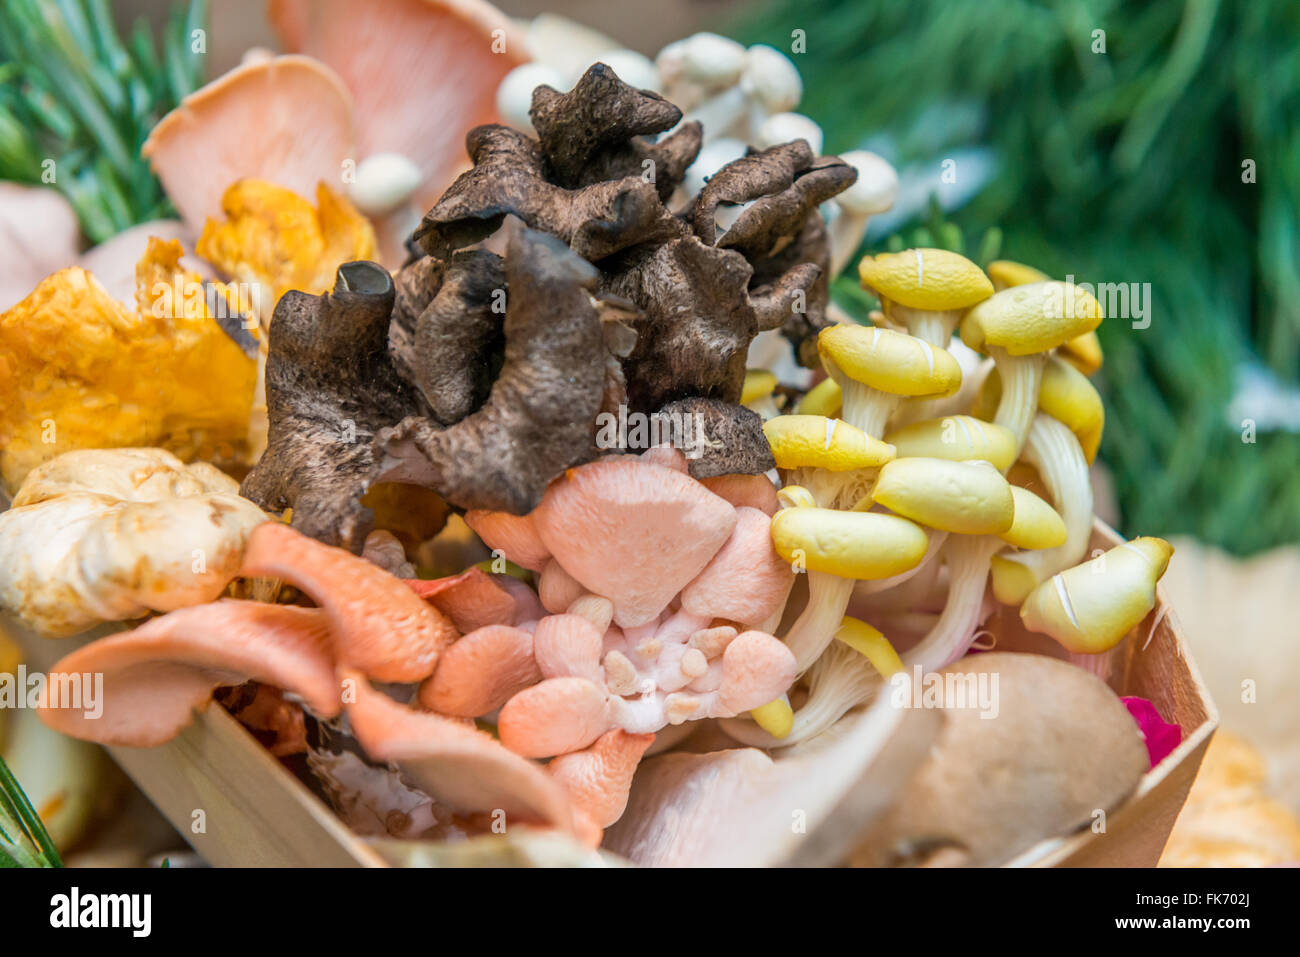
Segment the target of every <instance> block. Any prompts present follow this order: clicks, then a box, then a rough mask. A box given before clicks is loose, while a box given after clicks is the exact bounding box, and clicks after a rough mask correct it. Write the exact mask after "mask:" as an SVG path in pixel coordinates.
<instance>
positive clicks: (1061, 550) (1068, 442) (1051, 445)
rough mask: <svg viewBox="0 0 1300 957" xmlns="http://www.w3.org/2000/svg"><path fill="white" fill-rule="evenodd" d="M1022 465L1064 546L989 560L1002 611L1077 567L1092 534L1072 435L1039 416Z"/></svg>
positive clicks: (1087, 492)
mask: <svg viewBox="0 0 1300 957" xmlns="http://www.w3.org/2000/svg"><path fill="white" fill-rule="evenodd" d="M1023 458H1024V461H1025V462H1027V463H1029V464H1030V465H1032V466H1034V468H1035V469H1037V470H1038V474H1039V476H1041V477H1042V480H1043V484H1044V485H1045V486H1046V487H1047V492H1048V494H1049V495H1051V497H1052V501H1053V502H1054V503H1055V504H1056V509H1057V511H1058V512H1059V513H1060V515H1061V518H1062V520H1063V521H1064V522H1065V532H1066V538H1065V544H1063V545H1060V546H1057V547H1056V548H1043V549H1036V550H1031V551H1022V552H1016V553H1013V554H1009V555H999V556H998V557H997V558H995V559H994V560H993V593H994V595H995V596H996V597H997V599H998V601H1000V602H1002V603H1003V604H1005V605H1019V604H1020V603H1021V602H1023V601H1024V600H1025V598H1026V597H1027V596H1028V595H1029V593H1030V592H1031V591H1033V590H1034V589H1035V588H1037V587H1038V584H1039V583H1040V582H1043V581H1046V580H1047V579H1048V578H1050V577H1051V576H1053V575H1055V574H1056V573H1057V572H1059V571H1062V570H1064V569H1066V568H1069V567H1070V566H1072V565H1077V564H1078V563H1079V561H1080V560H1081V559H1082V558H1083V556H1084V555H1085V554H1086V553H1087V551H1088V540H1089V538H1090V536H1091V534H1092V482H1091V481H1090V480H1089V474H1088V463H1087V461H1086V460H1085V459H1084V457H1083V449H1082V448H1080V446H1079V440H1078V439H1077V438H1075V436H1074V433H1073V432H1071V431H1070V430H1069V428H1068V427H1067V426H1065V425H1064V424H1063V423H1061V422H1059V421H1057V420H1056V419H1054V418H1052V417H1051V416H1050V415H1044V414H1042V413H1039V414H1038V415H1037V416H1035V417H1034V423H1033V425H1032V426H1031V427H1030V429H1029V437H1028V441H1027V442H1026V443H1025V453H1024V457H1023Z"/></svg>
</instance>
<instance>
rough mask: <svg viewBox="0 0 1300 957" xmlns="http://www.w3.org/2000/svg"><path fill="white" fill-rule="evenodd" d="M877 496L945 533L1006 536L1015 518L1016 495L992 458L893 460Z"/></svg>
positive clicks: (879, 480)
mask: <svg viewBox="0 0 1300 957" xmlns="http://www.w3.org/2000/svg"><path fill="white" fill-rule="evenodd" d="M871 497H872V499H873V500H874V501H875V502H876V503H877V504H878V505H883V506H885V508H887V509H889V510H890V511H893V512H897V513H898V514H899V515H902V516H904V517H905V518H910V519H912V520H913V521H916V522H921V523H922V524H925V525H929V526H930V527H931V528H938V529H942V530H943V531H945V532H957V533H959V534H962V535H1001V534H1002V533H1003V532H1005V531H1007V530H1008V529H1010V528H1011V525H1012V523H1013V522H1014V520H1015V512H1016V506H1015V499H1014V498H1012V495H1011V486H1010V485H1008V484H1007V480H1006V479H1005V478H1003V477H1002V473H1001V472H999V471H998V470H997V469H996V468H994V467H992V466H991V465H989V464H988V463H987V462H980V461H974V462H950V461H948V460H947V459H936V458H925V457H920V456H917V457H914V458H906V459H894V461H892V462H890V463H889V464H888V465H886V466H884V468H882V469H881V470H880V475H879V476H878V477H877V479H876V486H875V488H874V489H873V490H872V493H871Z"/></svg>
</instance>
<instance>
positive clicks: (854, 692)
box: [719, 619, 888, 748]
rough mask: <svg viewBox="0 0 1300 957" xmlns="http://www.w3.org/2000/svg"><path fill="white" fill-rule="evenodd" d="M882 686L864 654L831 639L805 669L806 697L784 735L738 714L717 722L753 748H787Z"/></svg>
mask: <svg viewBox="0 0 1300 957" xmlns="http://www.w3.org/2000/svg"><path fill="white" fill-rule="evenodd" d="M853 620H854V619H845V621H846V622H848V621H853ZM859 624H862V625H863V626H864V627H866V628H870V627H871V626H870V625H866V624H865V623H859ZM871 630H872V631H874V630H875V629H871ZM877 634H879V633H878V632H877ZM881 640H882V641H883V640H884V636H883V635H882V636H881ZM886 644H888V642H886ZM884 687H885V681H884V679H883V678H882V677H881V673H880V672H879V671H877V670H876V669H875V667H873V665H872V664H871V662H870V661H869V660H868V659H867V658H866V657H864V656H863V655H862V654H860V653H859V652H858V651H856V650H855V649H854V648H852V647H850V646H849V645H847V644H845V643H843V642H842V641H835V642H832V643H831V645H830V647H828V648H827V649H826V653H825V654H823V655H822V656H821V657H820V658H818V659H817V663H816V664H814V665H813V666H812V669H811V670H810V671H809V672H808V698H807V700H805V701H804V703H803V706H802V707H801V708H799V710H798V711H796V712H794V720H793V721H792V722H791V723H790V730H789V732H788V733H787V734H786V735H784V736H783V737H779V738H778V737H775V736H773V735H771V734H769V733H768V732H767V731H765V730H764V729H763V728H762V727H761V726H760V725H758V724H755V723H754V722H751V721H746V720H744V719H739V718H723V719H721V720H720V721H719V724H720V725H721V726H722V730H723V731H725V732H726V734H727V735H728V736H729V737H732V738H734V739H736V740H737V741H739V742H740V743H741V744H745V745H748V746H750V747H754V748H788V747H790V746H791V745H793V744H798V743H799V742H801V741H808V740H810V739H812V738H815V737H816V736H817V735H819V734H821V733H822V732H823V731H826V730H827V729H828V728H830V727H831V726H832V725H834V724H835V722H836V721H839V720H840V718H842V717H844V715H846V714H847V713H848V712H849V711H851V710H852V709H853V708H856V707H857V706H858V705H860V704H866V703H867V702H868V701H870V700H871V699H872V698H874V697H875V696H876V694H878V693H879V691H880V689H882V688H884Z"/></svg>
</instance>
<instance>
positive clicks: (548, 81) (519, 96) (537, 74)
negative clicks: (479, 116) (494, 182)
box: [497, 63, 621, 132]
mask: <svg viewBox="0 0 1300 957" xmlns="http://www.w3.org/2000/svg"><path fill="white" fill-rule="evenodd" d="M620 76H621V74H620ZM539 86H551V87H554V88H555V89H557V90H560V91H561V92H563V91H565V90H567V89H568V88H569V87H568V84H566V83H565V82H564V74H562V73H561V72H560V71H559V70H557V69H556V68H555V67H553V66H548V65H547V64H545V63H525V64H523V65H521V66H517V67H515V68H514V69H513V70H511V71H510V72H509V73H507V74H506V75H505V78H504V79H502V81H501V84H500V85H499V86H498V87H497V112H498V113H500V114H501V118H502V119H504V120H505V121H506V122H507V123H509V124H510V125H511V126H513V127H515V128H516V129H520V130H526V131H528V132H532V129H533V121H532V120H530V119H529V118H528V110H529V109H530V108H531V107H532V105H533V90H535V89H537V87H539Z"/></svg>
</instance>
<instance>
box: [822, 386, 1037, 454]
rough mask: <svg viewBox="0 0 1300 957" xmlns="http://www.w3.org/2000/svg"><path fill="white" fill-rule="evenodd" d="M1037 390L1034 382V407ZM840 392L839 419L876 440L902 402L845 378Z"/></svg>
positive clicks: (881, 434)
mask: <svg viewBox="0 0 1300 957" xmlns="http://www.w3.org/2000/svg"><path fill="white" fill-rule="evenodd" d="M1037 388H1038V385H1037V382H1036V381H1035V384H1034V389H1035V392H1034V401H1035V405H1036V404H1037V401H1038V392H1037ZM840 392H841V394H842V396H843V408H842V411H841V413H840V415H841V418H843V419H844V421H845V422H847V423H848V424H849V425H853V426H856V427H857V428H859V429H861V430H862V431H863V432H865V433H867V435H870V436H872V437H873V438H877V439H878V438H880V437H881V436H883V435H884V434H885V426H886V425H888V423H889V417H890V416H891V415H892V414H893V413H894V410H895V409H897V408H898V405H899V403H900V402H902V401H903V399H902V396H898V395H890V394H889V393H888V392H881V391H880V390H879V389H873V388H872V387H871V386H869V385H865V384H863V383H861V382H858V381H856V380H854V379H850V378H848V377H847V376H846V377H844V379H843V380H842V381H841V382H840ZM1004 394H1005V393H1004ZM1026 425H1027V423H1026Z"/></svg>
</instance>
